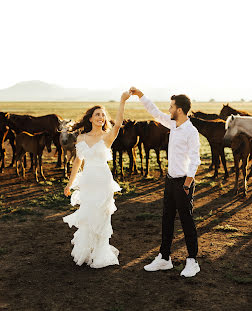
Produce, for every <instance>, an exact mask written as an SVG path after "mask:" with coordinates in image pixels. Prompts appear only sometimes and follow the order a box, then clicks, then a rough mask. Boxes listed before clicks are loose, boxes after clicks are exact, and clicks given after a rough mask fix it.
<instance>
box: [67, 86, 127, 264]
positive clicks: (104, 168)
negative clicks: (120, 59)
mask: <svg viewBox="0 0 252 311" xmlns="http://www.w3.org/2000/svg"><path fill="white" fill-rule="evenodd" d="M129 97H130V94H129V92H125V93H123V94H122V96H121V102H120V106H119V109H118V112H117V116H116V121H115V125H114V126H113V128H112V129H110V123H109V121H108V119H107V116H106V111H105V108H104V107H102V106H94V107H92V108H90V109H89V110H88V111H87V112H86V113H85V115H84V117H83V119H82V120H81V121H80V122H79V123H77V124H76V125H75V126H74V129H77V128H80V127H84V131H83V132H82V134H80V135H79V136H78V138H77V143H76V158H75V160H74V163H73V167H72V171H71V175H70V178H69V182H68V184H67V186H66V187H65V189H64V194H65V195H66V196H69V195H70V194H71V192H70V189H74V190H75V191H74V192H73V193H72V195H71V204H72V205H73V206H74V205H76V204H79V205H80V207H79V209H78V210H76V211H75V212H74V213H72V214H70V215H68V216H65V217H63V221H64V222H66V223H68V225H69V227H70V228H71V227H72V226H75V227H76V228H78V230H77V231H76V232H75V233H74V237H73V239H72V241H71V243H72V244H73V245H74V246H73V249H72V253H71V255H72V256H73V258H74V261H75V262H76V264H77V265H79V266H80V265H82V264H83V263H87V264H88V265H89V266H90V267H91V268H102V267H106V266H109V265H118V264H119V262H118V258H117V257H118V255H119V251H118V249H116V248H115V247H114V246H112V245H110V244H109V239H110V237H111V235H112V233H113V230H112V226H111V215H112V214H113V213H114V212H115V211H116V206H115V204H114V201H115V200H114V198H113V196H114V192H116V191H120V190H121V188H120V187H119V185H118V184H117V183H116V182H115V181H114V180H113V177H112V174H111V171H110V169H109V166H108V164H107V161H108V160H112V155H111V149H110V147H111V145H112V143H113V141H114V140H115V139H116V137H117V135H118V132H119V129H120V127H121V125H122V122H123V114H124V106H125V102H126V100H127V99H128V98H129ZM82 161H84V168H83V170H82V171H80V172H78V170H79V168H80V166H81V163H82Z"/></svg>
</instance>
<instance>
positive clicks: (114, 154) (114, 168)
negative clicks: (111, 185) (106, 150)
mask: <svg viewBox="0 0 252 311" xmlns="http://www.w3.org/2000/svg"><path fill="white" fill-rule="evenodd" d="M112 151H113V168H112V174H113V176H114V177H115V176H116V175H117V172H116V150H115V149H113V150H112Z"/></svg>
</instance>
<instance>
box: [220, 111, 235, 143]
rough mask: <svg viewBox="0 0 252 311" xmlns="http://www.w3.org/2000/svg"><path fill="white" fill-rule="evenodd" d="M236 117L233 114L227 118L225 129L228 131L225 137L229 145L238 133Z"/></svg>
mask: <svg viewBox="0 0 252 311" xmlns="http://www.w3.org/2000/svg"><path fill="white" fill-rule="evenodd" d="M236 118H237V116H234V115H233V114H232V115H231V116H229V117H228V118H227V121H226V124H225V129H226V133H225V135H224V137H223V141H224V145H225V146H229V145H230V144H231V141H232V139H233V138H234V137H235V136H236V135H237V134H238V127H237V125H236Z"/></svg>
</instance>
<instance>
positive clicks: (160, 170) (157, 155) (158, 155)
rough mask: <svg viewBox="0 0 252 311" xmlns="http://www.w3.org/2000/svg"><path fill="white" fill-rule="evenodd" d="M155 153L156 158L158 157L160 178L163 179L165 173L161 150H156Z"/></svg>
mask: <svg viewBox="0 0 252 311" xmlns="http://www.w3.org/2000/svg"><path fill="white" fill-rule="evenodd" d="M155 152H156V157H157V163H158V165H159V172H160V177H162V176H163V171H162V167H161V161H160V150H159V149H155Z"/></svg>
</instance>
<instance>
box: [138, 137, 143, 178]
mask: <svg viewBox="0 0 252 311" xmlns="http://www.w3.org/2000/svg"><path fill="white" fill-rule="evenodd" d="M138 150H139V155H140V160H141V175H143V149H142V143H141V142H139V143H138Z"/></svg>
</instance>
